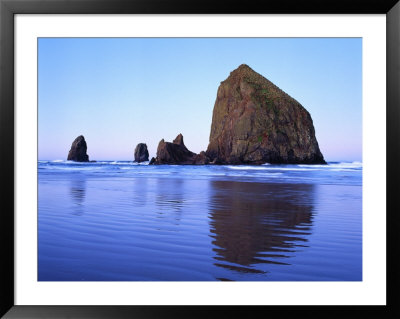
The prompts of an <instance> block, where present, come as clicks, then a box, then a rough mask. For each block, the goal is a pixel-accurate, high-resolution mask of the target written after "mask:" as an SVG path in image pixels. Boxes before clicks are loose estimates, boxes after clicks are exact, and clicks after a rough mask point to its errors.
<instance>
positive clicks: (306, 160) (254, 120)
mask: <svg viewBox="0 0 400 319" xmlns="http://www.w3.org/2000/svg"><path fill="white" fill-rule="evenodd" d="M206 155H207V156H208V157H209V158H210V160H211V161H213V162H214V163H218V164H263V163H283V164H325V161H324V157H323V156H322V153H321V151H320V149H319V146H318V142H317V139H316V137H315V130H314V126H313V121H312V119H311V116H310V114H309V113H308V112H307V110H306V109H305V108H304V107H303V106H301V104H300V103H299V102H297V101H296V100H295V99H293V98H292V97H290V96H289V95H288V94H286V93H285V92H283V91H282V90H281V89H279V88H278V87H277V86H276V85H274V84H273V83H272V82H270V81H268V80H267V79H266V78H264V77H263V76H262V75H260V74H258V73H257V72H255V71H254V70H252V69H251V68H250V67H249V66H247V65H245V64H242V65H240V66H239V67H238V68H237V69H236V70H234V71H232V72H231V74H230V75H229V77H228V78H227V79H226V80H225V81H223V82H221V85H220V86H219V88H218V93H217V99H216V101H215V105H214V111H213V117H212V124H211V133H210V143H209V145H208V148H207V152H206Z"/></svg>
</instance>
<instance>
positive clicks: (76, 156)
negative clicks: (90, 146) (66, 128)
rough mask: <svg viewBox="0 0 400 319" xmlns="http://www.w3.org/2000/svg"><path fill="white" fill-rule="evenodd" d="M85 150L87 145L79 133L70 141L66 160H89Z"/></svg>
mask: <svg viewBox="0 0 400 319" xmlns="http://www.w3.org/2000/svg"><path fill="white" fill-rule="evenodd" d="M86 151H87V145H86V141H85V138H84V137H83V136H82V135H80V136H78V137H77V138H76V139H75V140H74V141H73V142H72V145H71V149H70V150H69V153H68V158H67V160H68V161H75V162H89V156H88V155H87V154H86Z"/></svg>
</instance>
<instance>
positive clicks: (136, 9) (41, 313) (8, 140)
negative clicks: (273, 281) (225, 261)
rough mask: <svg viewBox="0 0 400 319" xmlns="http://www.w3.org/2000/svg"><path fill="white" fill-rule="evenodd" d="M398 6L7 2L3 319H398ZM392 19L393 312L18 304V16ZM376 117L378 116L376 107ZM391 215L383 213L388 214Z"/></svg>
mask: <svg viewBox="0 0 400 319" xmlns="http://www.w3.org/2000/svg"><path fill="white" fill-rule="evenodd" d="M398 1H399V0H386V1H384V0H325V1H323V0H320V1H318V0H280V1H277V0H271V1H251V0H248V1H245V2H235V1H226V2H223V1H216V0H214V1H209V0H205V1H184V0H180V1H179V0H171V1H168V0H164V1H163V0H147V1H146V0H133V1H129V0H100V1H98V0H47V1H46V0H42V1H39V0H0V28H1V29H0V46H1V47H0V150H1V154H0V163H1V166H0V167H1V169H0V172H1V175H0V176H1V178H0V180H1V182H2V185H3V187H2V191H1V193H0V194H1V209H0V211H1V213H0V225H1V231H0V238H1V263H0V265H1V274H0V315H2V316H4V318H164V317H185V318H193V317H208V316H218V317H228V316H234V315H235V316H236V315H238V316H239V317H247V316H255V317H256V316H257V317H258V316H263V317H266V316H269V317H271V316H272V317H278V316H279V317H283V316H296V317H300V318H302V317H305V316H307V317H313V316H315V317H317V316H318V317H319V316H321V315H324V316H325V315H326V314H329V315H333V316H334V317H339V316H340V317H346V318H347V317H355V316H362V315H370V316H372V317H374V318H395V317H397V318H399V317H400V314H399V307H398V304H399V302H398V297H399V295H398V294H397V289H398V286H399V271H398V270H397V269H396V263H395V260H396V257H397V256H398V255H399V251H398V247H396V244H397V243H399V235H398V234H399V232H398V231H397V229H396V228H397V226H398V225H399V223H398V217H397V216H398V215H397V213H398V211H399V204H398V201H397V199H396V197H397V196H398V195H397V187H396V182H397V181H398V180H399V173H398V169H397V167H398V163H399V159H400V158H399V145H398V137H399V136H400V121H399V119H400V81H399V80H400V74H399V72H400V63H399V58H400V19H399V18H400V3H399V2H398ZM39 13H40V14H46V13H49V14H121V13H124V14H129V13H136V14H146V13H152V14H230V13H240V14H243V13H245V14H279V13H285V14H301V13H307V14H385V15H386V22H387V28H386V31H387V33H386V50H387V51H386V52H387V53H386V54H387V67H386V74H387V75H386V76H387V105H386V125H387V131H386V141H385V142H386V148H387V153H386V172H382V174H384V173H386V176H387V185H386V187H387V188H386V189H387V193H386V199H387V202H386V217H387V238H386V240H387V304H386V306H374V305H371V306H341V305H338V306H295V305H293V306H239V305H238V306H179V305H174V306H172V305H171V306H28V305H26V306H25V305H24V306H22V305H15V304H14V294H15V290H14V186H15V184H14V160H15V155H14V143H15V136H14V15H15V14H39ZM377 112H379V109H378V108H377ZM383 213H385V212H377V214H383Z"/></svg>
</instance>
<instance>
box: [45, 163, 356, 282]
mask: <svg viewBox="0 0 400 319" xmlns="http://www.w3.org/2000/svg"><path fill="white" fill-rule="evenodd" d="M147 164H148V163H140V164H138V163H133V162H127V161H126V162H125V161H99V162H95V163H76V162H69V161H39V162H38V280H39V281H361V280H362V163H359V162H351V163H347V162H330V163H328V165H268V164H265V165H260V166H246V165H239V166H229V165H224V166H213V165H205V166H190V165H188V166H180V165H159V166H158V165H157V166H155V165H147Z"/></svg>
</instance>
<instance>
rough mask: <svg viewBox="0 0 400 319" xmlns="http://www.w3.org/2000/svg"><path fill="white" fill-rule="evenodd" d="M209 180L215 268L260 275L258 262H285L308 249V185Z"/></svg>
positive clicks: (310, 188) (310, 209) (310, 198)
mask: <svg viewBox="0 0 400 319" xmlns="http://www.w3.org/2000/svg"><path fill="white" fill-rule="evenodd" d="M210 184H211V189H212V192H211V197H210V202H209V209H210V230H211V233H212V237H213V238H214V240H213V245H214V246H215V248H213V250H214V252H215V253H216V256H214V259H215V260H216V261H217V262H216V263H215V265H216V266H218V267H223V268H227V269H230V270H232V271H238V272H247V273H265V272H267V271H266V267H265V266H264V267H262V266H260V265H261V264H282V265H285V264H286V265H287V264H289V263H290V261H289V260H288V258H289V257H290V255H293V253H295V252H296V251H298V250H299V247H302V248H304V247H307V237H308V235H310V233H311V225H312V215H313V205H312V202H313V196H314V191H313V187H314V186H313V185H305V184H264V183H245V182H235V181H210ZM257 265H259V266H258V267H257ZM221 279H222V278H221Z"/></svg>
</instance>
